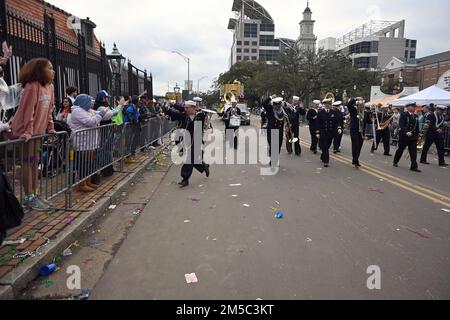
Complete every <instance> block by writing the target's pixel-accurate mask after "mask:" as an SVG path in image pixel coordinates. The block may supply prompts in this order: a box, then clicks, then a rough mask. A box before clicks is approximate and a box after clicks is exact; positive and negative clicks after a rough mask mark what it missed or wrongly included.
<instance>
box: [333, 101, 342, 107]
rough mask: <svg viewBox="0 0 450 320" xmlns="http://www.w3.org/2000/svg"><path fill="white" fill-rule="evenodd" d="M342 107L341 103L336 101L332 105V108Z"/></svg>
mask: <svg viewBox="0 0 450 320" xmlns="http://www.w3.org/2000/svg"><path fill="white" fill-rule="evenodd" d="M341 105H342V101H336V102H335V103H333V107H340V106H341Z"/></svg>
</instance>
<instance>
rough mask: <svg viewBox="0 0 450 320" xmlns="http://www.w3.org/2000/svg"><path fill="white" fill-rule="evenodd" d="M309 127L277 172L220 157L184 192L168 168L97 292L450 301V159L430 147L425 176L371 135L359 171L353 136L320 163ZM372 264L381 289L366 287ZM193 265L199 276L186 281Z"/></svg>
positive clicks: (98, 295)
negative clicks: (298, 149)
mask: <svg viewBox="0 0 450 320" xmlns="http://www.w3.org/2000/svg"><path fill="white" fill-rule="evenodd" d="M253 124H254V125H255V126H258V124H259V123H258V121H254V122H253ZM214 127H215V128H218V129H221V130H223V124H222V123H220V122H219V121H215V123H214ZM301 136H302V139H303V142H304V145H303V146H302V147H303V154H302V156H301V157H300V158H298V157H296V156H289V155H287V153H286V151H285V147H283V150H282V158H281V169H280V172H279V174H278V175H275V176H261V175H260V166H259V165H230V166H223V165H214V166H212V167H211V171H212V174H211V177H210V178H209V179H207V178H206V177H205V176H204V175H203V176H201V175H200V174H199V173H198V172H195V173H194V175H193V177H192V179H191V181H190V182H191V185H190V186H189V187H188V188H186V189H183V190H180V189H179V188H178V186H177V182H179V180H180V178H179V174H180V167H179V166H172V167H171V168H170V170H169V171H168V172H167V175H166V176H165V177H163V178H162V180H161V183H160V185H159V187H157V189H156V191H155V193H154V195H153V196H152V198H151V200H150V202H149V203H148V205H147V206H146V207H145V209H144V211H143V212H142V214H141V215H140V217H139V218H138V220H137V221H136V224H135V225H134V227H133V228H132V229H131V231H130V232H129V234H128V236H127V237H126V239H125V240H124V242H123V244H122V246H121V247H120V249H119V250H118V251H117V254H116V255H115V257H114V258H112V261H111V263H110V264H109V266H108V267H107V268H106V270H105V272H104V274H103V276H101V278H100V280H99V281H98V283H97V284H96V285H95V286H94V287H93V291H92V293H91V297H90V298H91V299H149V300H152V299H155V300H159V299H182V300H190V299H193V300H197V299H207V300H209V299H232V300H234V299H248V300H256V299H263V300H270V299H292V300H297V299H449V298H450V289H449V288H450V286H449V283H450V276H449V275H450V235H449V233H448V230H450V213H449V212H446V211H445V210H443V209H450V194H449V181H450V180H449V179H450V171H449V169H445V168H439V167H438V166H437V161H436V160H435V159H434V158H435V156H434V155H433V156H430V159H429V161H430V162H432V165H431V166H429V167H426V168H425V167H423V166H422V167H421V169H422V170H423V172H422V173H421V174H417V173H412V172H410V171H409V161H408V159H406V158H404V159H402V161H401V162H400V168H393V167H392V158H386V157H384V156H383V155H382V151H378V153H376V154H374V155H370V154H369V148H370V144H371V143H370V142H366V144H365V148H364V151H363V156H362V162H363V168H362V169H361V170H356V169H354V167H352V166H351V158H350V147H351V146H350V139H349V137H348V136H344V140H343V150H342V153H341V154H340V155H338V156H334V155H333V156H332V161H331V163H330V168H322V165H321V163H320V154H318V155H313V154H312V153H311V152H310V151H309V145H308V141H309V133H308V130H307V129H306V128H302V133H301ZM395 150H396V148H394V149H393V150H391V153H393V152H395ZM151 188H154V186H152V187H151ZM151 188H150V187H149V191H148V192H149V194H150V193H151V192H152V190H150V189H151ZM140 192H142V190H140ZM130 196H132V194H131V195H130ZM277 208H278V209H279V210H282V211H283V212H284V218H283V219H277V218H276V217H275V211H274V209H277ZM370 266H378V267H379V268H380V270H381V290H369V289H368V287H367V279H368V278H369V276H370V275H371V274H368V273H367V270H368V268H369V267H370ZM82 272H83V270H82ZM192 273H195V275H196V277H197V279H198V283H190V284H188V283H187V281H186V278H185V275H186V274H192Z"/></svg>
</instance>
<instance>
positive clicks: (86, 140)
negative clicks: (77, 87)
mask: <svg viewBox="0 0 450 320" xmlns="http://www.w3.org/2000/svg"><path fill="white" fill-rule="evenodd" d="M92 100H93V99H92V97H90V96H89V95H87V94H80V95H79V96H77V98H76V99H75V101H74V105H73V107H72V116H71V117H70V119H69V122H68V124H69V126H70V128H71V129H72V143H73V147H74V149H75V168H76V171H77V173H78V179H79V180H78V181H81V183H80V184H79V188H78V189H79V191H81V192H92V191H94V190H95V188H96V186H94V185H92V184H91V182H90V180H89V179H85V178H86V177H87V176H89V175H92V174H93V173H94V172H91V171H95V170H96V169H95V166H94V168H92V166H90V165H89V164H90V163H95V159H96V150H97V149H98V148H99V147H100V137H99V133H98V132H97V130H88V131H83V132H78V133H77V131H80V130H85V129H90V128H96V127H98V126H99V125H100V123H101V122H102V120H103V118H104V117H105V115H106V114H107V112H108V110H107V109H103V110H102V111H96V110H94V109H92Z"/></svg>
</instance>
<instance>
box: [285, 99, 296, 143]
mask: <svg viewBox="0 0 450 320" xmlns="http://www.w3.org/2000/svg"><path fill="white" fill-rule="evenodd" d="M286 105H287V104H286ZM289 107H290V105H289ZM283 114H284V118H285V119H286V126H287V128H286V137H287V139H288V142H289V143H290V144H294V143H297V142H298V141H299V140H298V138H296V137H295V136H294V132H292V124H291V120H290V119H289V115H288V114H287V113H286V111H284V110H283Z"/></svg>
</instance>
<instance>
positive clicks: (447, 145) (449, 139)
mask: <svg viewBox="0 0 450 320" xmlns="http://www.w3.org/2000/svg"><path fill="white" fill-rule="evenodd" d="M444 135H445V138H444V149H445V150H446V151H449V152H450V125H447V126H446V127H445V131H444Z"/></svg>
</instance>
